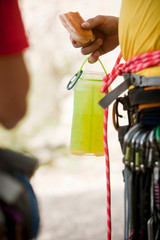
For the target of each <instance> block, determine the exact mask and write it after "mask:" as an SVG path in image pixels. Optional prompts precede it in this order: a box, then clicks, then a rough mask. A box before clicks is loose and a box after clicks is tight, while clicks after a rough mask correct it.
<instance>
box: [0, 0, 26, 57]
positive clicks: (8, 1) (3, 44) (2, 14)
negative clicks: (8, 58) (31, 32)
mask: <svg viewBox="0 0 160 240" xmlns="http://www.w3.org/2000/svg"><path fill="white" fill-rule="evenodd" d="M27 47H28V40H27V37H26V33H25V29H24V25H23V21H22V17H21V13H20V10H19V6H18V2H17V0H0V54H1V55H6V54H13V53H18V52H21V51H22V50H24V49H25V48H27Z"/></svg>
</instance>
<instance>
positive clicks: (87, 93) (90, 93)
mask: <svg viewBox="0 0 160 240" xmlns="http://www.w3.org/2000/svg"><path fill="white" fill-rule="evenodd" d="M100 63H101V62H100ZM101 64H102V63H101ZM82 66H83V65H82ZM102 66H103V65H102ZM105 75H106V72H105V71H104V72H91V71H90V72H87V71H82V67H81V69H80V71H79V72H78V73H77V76H78V80H77V79H76V81H77V82H76V84H75V86H74V108H73V119H72V130H71V140H70V151H71V153H72V154H76V155H95V156H103V155H104V146H103V118H104V110H103V109H102V108H101V107H100V105H99V104H98V102H99V101H100V99H101V98H102V97H103V96H104V94H102V93H101V92H100V89H101V88H102V80H103V77H104V76H105Z"/></svg>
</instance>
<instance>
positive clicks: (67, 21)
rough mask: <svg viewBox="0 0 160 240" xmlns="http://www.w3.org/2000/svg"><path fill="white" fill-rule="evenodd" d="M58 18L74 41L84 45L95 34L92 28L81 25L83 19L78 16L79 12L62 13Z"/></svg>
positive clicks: (92, 38) (91, 39)
mask: <svg viewBox="0 0 160 240" xmlns="http://www.w3.org/2000/svg"><path fill="white" fill-rule="evenodd" d="M59 18H60V20H61V22H62V24H63V25H64V27H65V28H66V29H67V30H68V32H69V33H70V36H71V38H72V39H73V40H74V41H75V42H77V43H80V44H82V45H85V44H88V43H90V42H93V41H94V39H95V36H94V34H93V32H92V30H87V29H83V28H82V27H81V24H82V23H83V22H84V19H83V18H82V17H81V16H80V14H79V12H68V13H64V14H61V15H60V16H59Z"/></svg>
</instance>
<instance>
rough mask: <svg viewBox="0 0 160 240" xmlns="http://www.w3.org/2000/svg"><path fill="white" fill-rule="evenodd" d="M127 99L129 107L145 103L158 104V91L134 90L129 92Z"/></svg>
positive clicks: (159, 97) (159, 101) (159, 90)
mask: <svg viewBox="0 0 160 240" xmlns="http://www.w3.org/2000/svg"><path fill="white" fill-rule="evenodd" d="M128 98H129V102H130V106H131V107H132V106H135V105H139V104H146V103H160V89H152V90H144V88H135V89H132V90H130V91H129V93H128Z"/></svg>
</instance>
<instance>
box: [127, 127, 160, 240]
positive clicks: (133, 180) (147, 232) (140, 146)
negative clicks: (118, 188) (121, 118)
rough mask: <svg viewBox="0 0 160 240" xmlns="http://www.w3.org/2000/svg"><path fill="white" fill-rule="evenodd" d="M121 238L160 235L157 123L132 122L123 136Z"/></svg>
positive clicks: (159, 135) (159, 137)
mask: <svg viewBox="0 0 160 240" xmlns="http://www.w3.org/2000/svg"><path fill="white" fill-rule="evenodd" d="M123 152H124V158H123V161H124V165H125V169H124V181H125V224H124V225H125V230H124V239H132V240H134V239H135V240H136V239H141V240H158V239H160V125H159V126H157V127H154V128H151V127H149V126H148V125H147V126H145V125H142V124H140V123H137V124H135V125H134V126H133V127H132V128H130V130H129V131H128V132H127V133H126V134H125V136H124V145H123Z"/></svg>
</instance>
